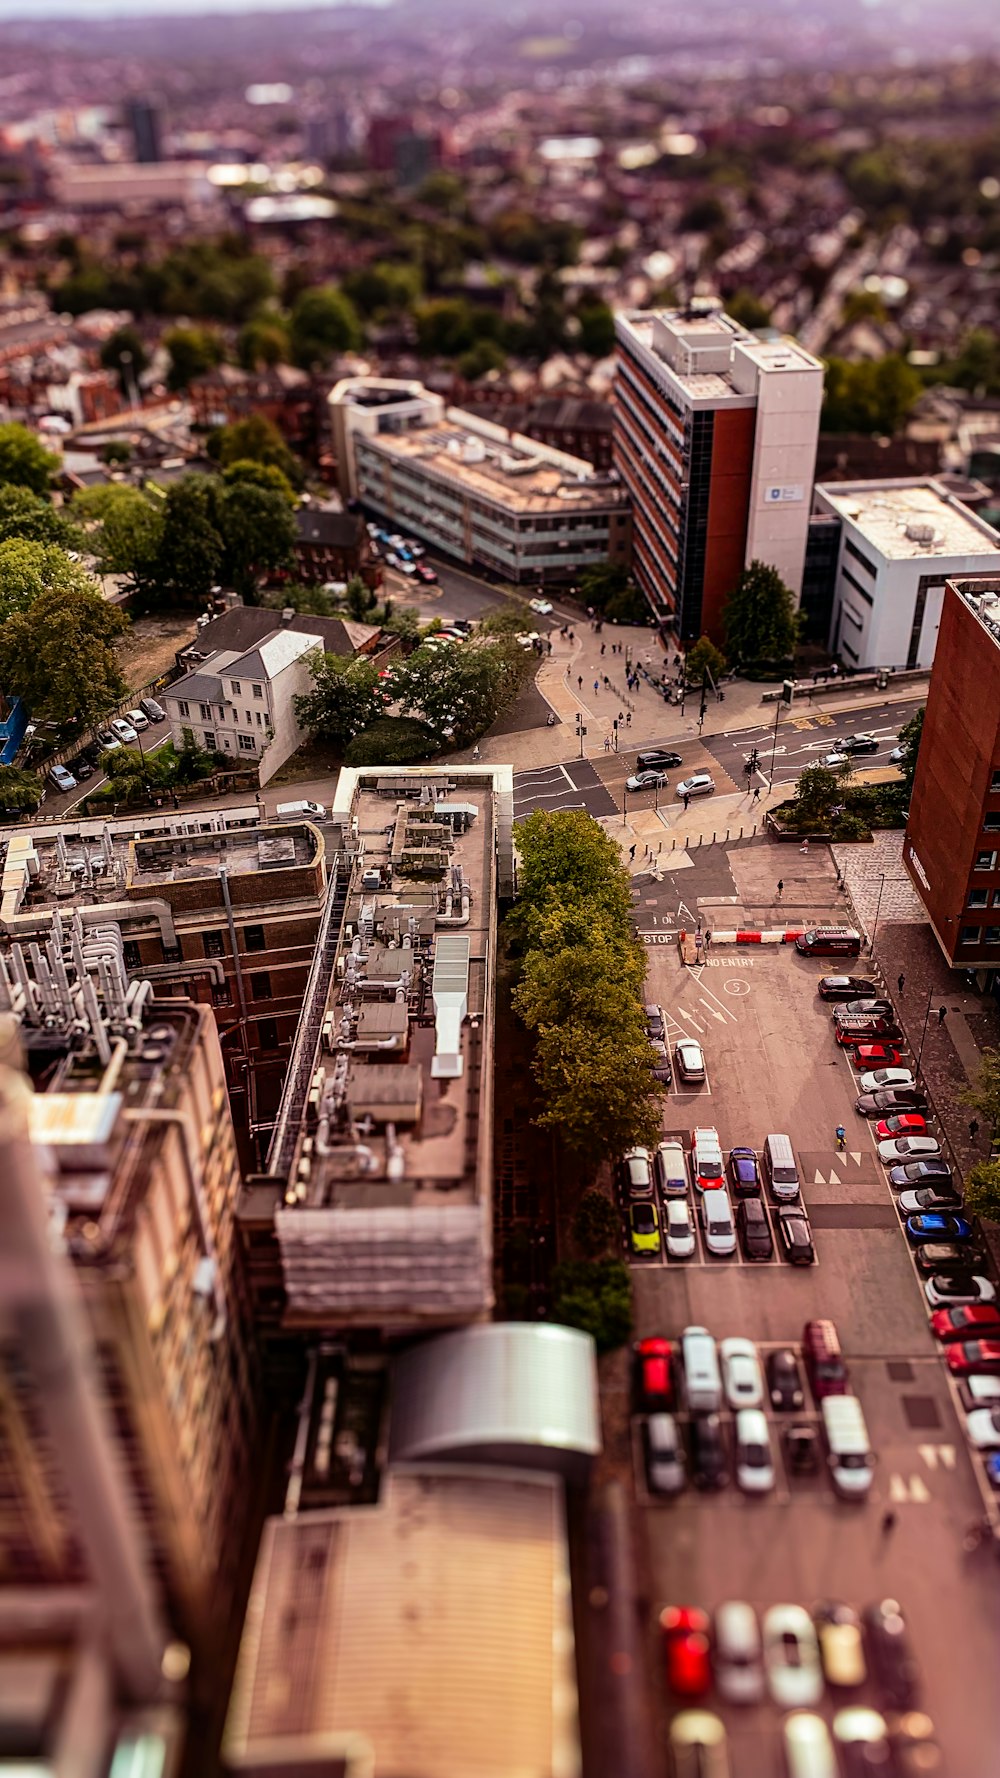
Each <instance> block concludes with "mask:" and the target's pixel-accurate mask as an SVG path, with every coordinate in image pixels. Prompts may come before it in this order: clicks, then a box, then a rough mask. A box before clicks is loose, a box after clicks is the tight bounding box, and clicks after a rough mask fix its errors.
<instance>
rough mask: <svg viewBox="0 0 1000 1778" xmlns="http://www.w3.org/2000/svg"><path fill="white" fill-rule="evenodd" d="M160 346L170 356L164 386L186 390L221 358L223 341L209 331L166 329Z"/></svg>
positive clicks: (192, 328)
mask: <svg viewBox="0 0 1000 1778" xmlns="http://www.w3.org/2000/svg"><path fill="white" fill-rule="evenodd" d="M163 344H164V345H165V346H166V348H167V351H168V352H169V354H170V368H169V370H168V371H167V383H168V385H169V387H170V388H171V389H186V388H187V386H188V384H189V383H190V382H191V381H192V379H193V378H194V377H201V376H204V374H205V372H206V371H207V370H211V369H212V368H213V366H214V365H216V364H218V363H219V361H220V359H221V358H222V341H221V340H220V338H219V336H218V334H217V333H214V332H213V331H212V329H211V328H209V327H169V328H168V329H167V331H166V333H165V334H164V336H163Z"/></svg>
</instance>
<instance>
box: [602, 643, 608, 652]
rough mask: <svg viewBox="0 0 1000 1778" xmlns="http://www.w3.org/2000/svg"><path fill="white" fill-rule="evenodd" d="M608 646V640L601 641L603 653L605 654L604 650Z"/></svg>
mask: <svg viewBox="0 0 1000 1778" xmlns="http://www.w3.org/2000/svg"><path fill="white" fill-rule="evenodd" d="M607 646H608V645H607V643H606V642H602V643H601V653H602V654H603V653H604V650H605V649H606V648H607Z"/></svg>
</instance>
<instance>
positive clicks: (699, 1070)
mask: <svg viewBox="0 0 1000 1778" xmlns="http://www.w3.org/2000/svg"><path fill="white" fill-rule="evenodd" d="M674 1061H675V1062H676V1064H677V1073H678V1075H679V1077H680V1079H681V1080H683V1081H701V1080H704V1078H705V1057H704V1054H703V1052H702V1047H701V1044H700V1043H695V1041H694V1039H693V1038H690V1037H685V1038H682V1039H681V1042H680V1043H678V1044H676V1045H675V1047H674Z"/></svg>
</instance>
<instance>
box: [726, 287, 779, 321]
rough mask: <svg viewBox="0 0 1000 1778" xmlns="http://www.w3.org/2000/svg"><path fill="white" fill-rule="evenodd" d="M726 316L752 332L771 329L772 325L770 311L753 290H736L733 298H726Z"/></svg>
mask: <svg viewBox="0 0 1000 1778" xmlns="http://www.w3.org/2000/svg"><path fill="white" fill-rule="evenodd" d="M726 314H727V315H731V316H732V318H733V320H734V321H738V322H739V323H740V326H741V327H749V328H750V329H751V331H755V330H757V329H759V328H764V327H769V326H770V323H771V311H770V309H769V308H768V306H767V304H766V303H763V302H761V300H760V297H759V296H755V295H754V293H753V291H752V290H734V292H733V294H732V296H729V297H727V298H726Z"/></svg>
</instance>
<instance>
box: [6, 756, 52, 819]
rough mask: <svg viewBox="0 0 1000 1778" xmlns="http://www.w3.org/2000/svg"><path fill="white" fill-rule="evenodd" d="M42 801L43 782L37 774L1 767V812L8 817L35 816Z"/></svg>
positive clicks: (11, 767) (10, 767) (12, 767)
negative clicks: (10, 815) (12, 815)
mask: <svg viewBox="0 0 1000 1778" xmlns="http://www.w3.org/2000/svg"><path fill="white" fill-rule="evenodd" d="M41 800H42V781H41V779H40V778H39V777H38V776H37V774H36V773H35V772H22V771H20V770H19V769H18V767H16V766H0V810H2V811H3V813H4V814H5V815H6V814H8V813H10V814H19V815H20V814H28V815H33V814H34V812H35V810H36V809H37V807H38V805H39V803H40V802H41Z"/></svg>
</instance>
